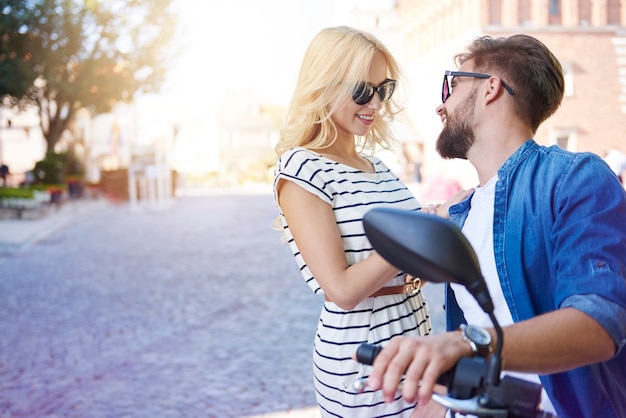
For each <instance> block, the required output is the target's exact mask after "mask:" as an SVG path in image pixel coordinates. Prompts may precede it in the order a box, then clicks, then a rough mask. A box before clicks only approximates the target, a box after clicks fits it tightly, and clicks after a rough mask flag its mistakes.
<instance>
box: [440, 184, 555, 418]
mask: <svg viewBox="0 0 626 418" xmlns="http://www.w3.org/2000/svg"><path fill="white" fill-rule="evenodd" d="M497 181H498V177H497V176H495V177H493V178H492V179H491V180H489V181H488V182H487V184H485V185H484V186H482V187H476V189H475V192H474V195H473V196H472V205H471V210H470V211H469V214H468V216H467V219H466V220H465V224H464V225H463V229H462V231H463V234H464V235H465V237H466V238H467V240H468V241H469V243H470V244H471V245H472V247H473V248H474V251H475V252H476V255H477V257H478V262H479V264H480V269H481V271H482V274H483V277H484V278H485V281H486V282H487V288H488V289H489V293H490V295H491V298H492V299H493V304H494V315H495V317H496V318H497V320H498V322H499V323H500V325H501V326H502V327H505V326H507V325H511V324H512V323H513V317H512V316H511V311H510V310H509V306H508V305H507V303H506V300H505V298H504V293H503V292H502V288H501V287H500V280H499V278H498V271H497V269H496V259H495V256H494V252H493V229H492V225H493V206H494V196H495V188H496V182H497ZM451 286H452V289H453V290H454V296H455V298H456V301H457V303H458V304H459V307H460V308H461V309H462V310H463V314H464V316H465V320H466V321H467V323H468V324H472V325H478V326H481V327H492V326H493V324H492V323H491V320H490V319H489V316H488V315H487V314H486V313H485V312H484V311H483V310H482V308H481V307H480V305H478V302H476V300H475V299H474V297H473V296H472V295H471V294H470V293H469V292H468V291H467V290H466V289H465V287H464V286H461V285H458V284H452V285H451ZM502 374H503V375H504V374H507V375H510V376H514V377H517V378H520V379H525V380H529V381H531V382H535V383H539V384H540V383H541V381H540V380H539V376H538V375H536V374H528V373H518V372H508V371H507V372H503V373H502ZM541 408H542V410H544V411H547V412H551V413H555V411H554V407H553V406H552V403H551V402H550V399H549V398H548V395H547V394H546V391H545V390H543V391H542V399H541Z"/></svg>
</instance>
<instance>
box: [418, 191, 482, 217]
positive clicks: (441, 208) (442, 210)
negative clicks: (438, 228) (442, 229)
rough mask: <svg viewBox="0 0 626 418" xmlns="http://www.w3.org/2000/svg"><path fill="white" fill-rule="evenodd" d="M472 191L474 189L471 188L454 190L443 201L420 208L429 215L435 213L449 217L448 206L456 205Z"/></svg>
mask: <svg viewBox="0 0 626 418" xmlns="http://www.w3.org/2000/svg"><path fill="white" fill-rule="evenodd" d="M473 191H474V189H473V188H472V189H467V190H460V191H458V192H456V193H455V194H454V195H453V196H452V197H451V198H450V199H448V200H446V201H445V202H443V203H437V204H433V203H431V204H430V205H428V206H426V207H424V208H422V212H426V213H429V214H431V215H437V216H440V217H442V218H444V219H448V218H449V217H450V213H449V212H448V210H449V209H450V206H452V205H456V204H457V203H459V202H462V201H463V200H465V199H466V198H467V197H468V196H469V195H470V194H471V193H472V192H473Z"/></svg>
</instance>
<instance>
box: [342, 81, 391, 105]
mask: <svg viewBox="0 0 626 418" xmlns="http://www.w3.org/2000/svg"><path fill="white" fill-rule="evenodd" d="M395 88H396V80H389V79H387V80H385V81H383V82H382V83H380V84H379V85H378V86H375V85H373V84H372V83H366V82H365V81H361V82H359V83H357V85H356V86H355V87H354V91H353V92H352V100H354V103H356V104H358V105H360V106H362V105H364V104H367V103H369V102H370V100H372V98H373V97H374V95H375V94H376V93H378V98H379V99H380V101H381V102H386V101H387V100H389V99H391V95H392V94H393V91H394V90H395Z"/></svg>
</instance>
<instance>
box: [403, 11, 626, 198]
mask: <svg viewBox="0 0 626 418" xmlns="http://www.w3.org/2000/svg"><path fill="white" fill-rule="evenodd" d="M396 11H397V13H398V16H399V17H400V19H401V20H400V25H399V27H400V28H399V29H400V31H401V36H400V37H401V44H402V46H401V47H402V50H403V54H404V57H405V60H406V63H407V65H408V73H409V78H410V79H411V81H412V87H413V89H412V93H411V103H410V105H409V106H408V110H409V112H410V115H411V118H412V119H413V120H414V121H415V123H416V125H417V126H418V127H419V128H420V131H421V133H422V135H421V137H422V140H423V141H424V150H425V164H424V167H423V169H424V171H425V174H426V175H448V176H452V177H456V178H457V179H458V180H459V181H460V182H461V183H462V184H463V185H464V186H465V187H472V186H475V185H476V183H474V181H475V180H476V179H475V178H473V177H472V174H471V173H472V170H469V169H468V167H467V164H464V162H459V161H441V159H440V158H439V157H438V155H437V154H436V152H435V150H434V143H435V141H436V137H437V135H438V133H439V131H440V130H441V122H440V120H439V118H438V117H437V116H436V115H435V112H434V109H435V107H436V106H437V105H438V104H439V103H440V102H441V99H440V97H441V96H440V90H441V83H442V78H443V72H444V70H448V69H455V68H454V61H453V57H454V55H455V54H456V53H458V52H461V51H462V50H463V48H464V47H465V45H466V44H467V43H469V42H470V41H471V40H472V39H473V38H474V37H476V36H481V35H491V36H496V37H497V36H510V35H513V34H516V33H525V34H529V35H532V36H535V37H536V38H538V39H540V40H541V41H542V42H544V43H545V44H546V45H547V46H548V47H549V48H550V49H551V50H552V51H553V52H554V54H555V55H556V57H557V58H558V59H559V61H560V62H561V65H562V67H563V70H564V74H565V79H566V93H565V97H564V99H563V103H562V105H561V108H560V109H559V110H558V111H557V112H556V114H555V115H553V116H552V117H551V118H550V119H548V120H547V121H545V122H544V123H543V124H542V125H541V126H540V128H539V131H538V132H537V134H536V137H535V139H536V140H537V142H539V143H541V144H543V145H552V144H557V145H559V146H560V147H562V148H564V149H568V150H571V151H591V152H594V153H596V154H598V155H600V156H603V155H604V154H605V153H606V151H607V150H609V149H610V148H612V147H616V148H618V149H621V151H622V152H626V1H624V0H442V1H439V2H426V1H423V0H399V1H398V3H397V5H396Z"/></svg>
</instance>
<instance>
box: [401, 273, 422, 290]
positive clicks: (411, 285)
mask: <svg viewBox="0 0 626 418" xmlns="http://www.w3.org/2000/svg"><path fill="white" fill-rule="evenodd" d="M404 282H405V283H406V284H405V285H404V293H417V292H418V291H419V290H420V287H421V286H422V280H421V279H420V278H419V277H413V276H411V275H410V274H407V275H405V276H404Z"/></svg>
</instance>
